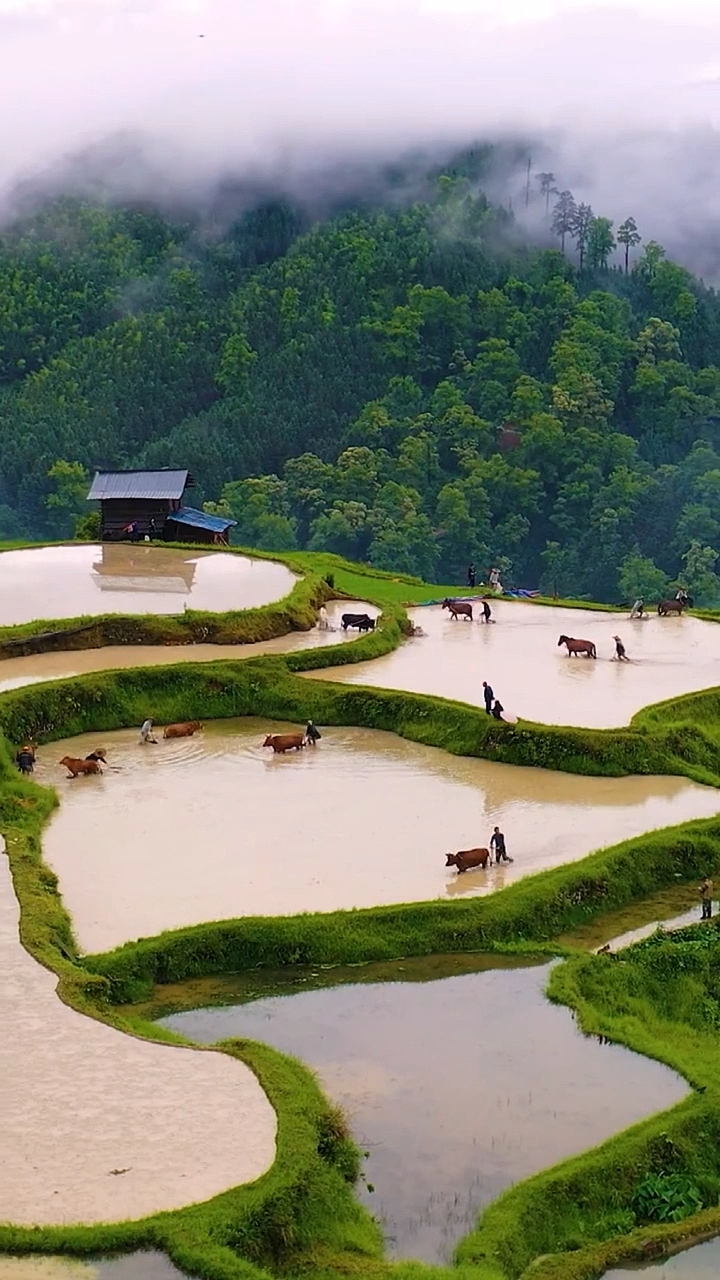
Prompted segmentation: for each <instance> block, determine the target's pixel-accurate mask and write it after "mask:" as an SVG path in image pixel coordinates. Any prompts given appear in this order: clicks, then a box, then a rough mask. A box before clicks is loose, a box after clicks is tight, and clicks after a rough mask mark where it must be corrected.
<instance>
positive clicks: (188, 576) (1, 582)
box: [0, 542, 296, 626]
mask: <svg viewBox="0 0 720 1280" xmlns="http://www.w3.org/2000/svg"><path fill="white" fill-rule="evenodd" d="M295 581H296V578H295V576H294V574H292V573H291V572H290V570H289V569H288V568H286V566H285V565H283V564H276V563H275V562H273V561H272V560H253V559H251V558H249V557H247V556H237V555H231V554H229V553H223V552H207V551H200V550H198V551H180V550H177V551H175V550H173V549H172V548H169V547H153V546H150V545H148V544H146V543H142V542H141V543H137V544H130V543H118V544H117V545H110V544H104V545H102V546H99V545H98V546H96V545H94V544H91V543H88V544H87V545H86V546H66V547H37V548H31V549H29V550H26V551H3V552H2V554H0V626H9V625H12V624H15V623H19V622H31V621H33V619H35V618H48V619H51V618H76V617H81V616H83V615H91V616H93V615H96V614H101V613H158V614H162V613H182V612H183V611H184V610H185V609H208V610H214V611H218V612H224V611H225V610H229V609H250V608H254V607H257V606H259V605H263V604H271V603H272V602H273V601H275V600H281V599H282V597H283V596H286V595H288V593H289V592H290V591H291V590H292V588H293V585H294V583H295Z"/></svg>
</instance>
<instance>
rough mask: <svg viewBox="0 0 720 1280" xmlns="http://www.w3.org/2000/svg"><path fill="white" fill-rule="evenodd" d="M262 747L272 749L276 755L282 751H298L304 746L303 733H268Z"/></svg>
mask: <svg viewBox="0 0 720 1280" xmlns="http://www.w3.org/2000/svg"><path fill="white" fill-rule="evenodd" d="M263 746H264V747H272V749H273V751H274V752H275V754H276V755H277V754H278V753H280V754H282V752H283V751H299V750H300V748H301V747H304V746H305V735H304V733H269V734H268V736H267V738H266V739H265V741H264V742H263Z"/></svg>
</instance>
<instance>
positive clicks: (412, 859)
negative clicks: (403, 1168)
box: [34, 707, 718, 952]
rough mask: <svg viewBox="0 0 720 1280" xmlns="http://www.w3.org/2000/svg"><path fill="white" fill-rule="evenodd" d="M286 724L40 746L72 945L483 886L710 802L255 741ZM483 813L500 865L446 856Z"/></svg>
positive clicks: (396, 754)
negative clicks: (89, 762) (102, 764)
mask: <svg viewBox="0 0 720 1280" xmlns="http://www.w3.org/2000/svg"><path fill="white" fill-rule="evenodd" d="M151 713H152V708H151V707H148V714H151ZM298 727H302V726H297V725H295V726H291V725H283V724H281V723H278V722H277V721H264V720H254V719H245V720H236V721H232V720H227V721H214V722H210V723H208V724H207V725H206V726H205V728H204V729H203V730H202V731H201V732H199V733H198V734H196V736H195V737H193V738H185V739H180V740H176V741H167V742H165V741H163V740H162V736H161V730H159V731H158V734H157V736H158V738H159V739H160V740H159V741H158V743H157V745H154V746H153V745H147V746H141V745H140V743H139V733H138V730H123V731H120V732H117V733H110V734H105V735H103V736H102V743H100V741H99V737H98V735H97V734H92V735H90V734H87V735H84V736H83V737H80V738H73V739H69V740H66V741H63V742H55V743H51V744H49V745H47V746H44V747H42V748H41V749H40V751H39V753H38V764H37V767H36V770H35V775H34V776H35V779H36V780H37V781H38V782H41V783H43V782H44V783H50V784H52V785H53V786H56V787H57V789H58V793H59V796H60V806H59V808H58V810H57V811H56V813H55V814H54V816H53V818H52V819H51V821H50V823H49V825H48V827H47V828H46V829H45V833H44V836H43V853H44V857H45V859H46V861H47V862H48V863H49V865H50V866H51V867H52V868H53V870H54V871H55V872H56V873H57V874H58V876H59V881H60V891H61V893H62V896H63V900H64V902H65V905H66V907H67V908H68V910H69V911H70V914H71V916H72V919H73V923H74V927H75V929H76V934H77V937H78V940H79V943H80V945H81V947H82V948H83V949H84V950H85V951H89V952H92V951H104V950H108V949H110V948H111V947H113V946H116V945H118V944H119V943H122V942H126V941H129V940H131V939H133V938H137V937H141V936H144V937H150V936H152V935H154V934H156V933H160V932H161V931H162V930H164V929H171V928H177V927H180V926H182V925H186V924H198V923H202V922H205V921H210V920H216V919H227V918H230V917H233V916H242V915H285V914H294V913H296V912H300V911H330V910H334V909H337V908H350V907H361V906H374V905H378V904H381V903H394V902H410V901H422V900H426V899H431V898H437V897H441V898H450V899H452V898H454V897H455V896H457V895H466V894H483V893H488V892H492V891H494V890H496V889H499V888H502V887H503V886H505V885H507V884H510V883H512V882H513V881H514V880H515V879H517V878H518V877H520V876H523V875H527V874H528V873H530V872H533V871H539V870H542V869H543V868H546V867H551V866H557V865H559V864H560V863H565V862H569V861H572V860H575V859H577V858H581V857H583V856H584V855H585V854H587V853H589V852H591V851H592V850H593V849H597V848H600V847H602V846H604V845H610V844H614V843H616V842H617V841H619V840H622V839H625V838H627V837H629V836H632V835H639V834H641V833H642V832H644V831H647V830H649V829H651V828H653V827H661V826H666V825H668V824H671V823H677V822H680V821H682V820H684V819H688V818H693V817H702V816H707V815H710V814H712V813H714V812H715V811H716V809H717V803H718V797H717V793H716V792H715V791H714V790H713V789H711V788H707V787H701V786H698V785H696V784H694V783H691V782H688V781H687V780H685V779H680V778H670V777H667V778H656V777H629V778H585V777H580V776H575V775H572V774H563V773H553V772H549V771H546V770H541V769H530V768H520V767H518V766H513V765H503V764H495V763H491V762H489V761H484V760H473V759H467V758H463V757H457V756H451V755H448V754H447V753H446V752H443V751H440V750H437V749H435V748H433V747H423V746H419V745H417V744H415V743H410V742H407V741H405V740H403V739H402V738H398V737H396V736H395V735H393V734H389V733H381V732H378V731H374V730H367V729H351V728H334V729H324V728H323V729H322V733H323V736H322V739H321V741H320V742H319V743H318V745H317V747H315V748H310V747H307V748H305V749H304V750H303V751H300V752H290V753H288V754H287V755H277V756H276V755H274V754H273V753H272V751H271V750H270V749H269V748H264V747H263V745H262V744H263V742H264V739H265V735H266V733H276V732H282V731H283V730H285V729H292V728H294V729H297V728H298ZM321 728H322V726H321ZM98 745H102V746H104V747H105V749H106V751H107V757H108V765H109V766H110V767H108V768H107V769H106V770H105V772H104V774H103V775H102V777H80V778H76V779H70V778H68V776H67V774H66V771H65V769H64V768H63V767H61V766H60V765H59V764H58V761H59V760H61V759H62V758H63V756H65V755H70V756H85V755H87V754H88V752H90V751H92V750H93V749H94V748H96V747H97V746H98ZM495 825H498V826H500V827H501V828H502V830H503V831H504V832H505V836H506V841H507V848H508V852H509V854H510V856H511V857H512V858H513V859H514V861H513V862H510V863H503V864H501V865H500V866H493V867H490V868H488V869H487V870H485V871H483V870H479V869H478V870H471V871H468V872H466V873H465V874H462V875H458V874H457V872H456V871H455V869H454V868H453V867H447V866H446V854H447V853H448V852H450V851H455V850H457V849H468V848H474V847H476V846H487V844H488V842H489V840H490V837H491V834H492V830H493V827H494V826H495Z"/></svg>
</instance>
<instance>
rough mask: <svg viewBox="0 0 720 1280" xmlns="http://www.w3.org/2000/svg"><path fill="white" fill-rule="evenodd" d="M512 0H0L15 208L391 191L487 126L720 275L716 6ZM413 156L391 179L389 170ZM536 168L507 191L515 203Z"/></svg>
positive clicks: (4, 180)
mask: <svg viewBox="0 0 720 1280" xmlns="http://www.w3.org/2000/svg"><path fill="white" fill-rule="evenodd" d="M6 3H7V0H6ZM690 12H691V15H692V13H693V11H692V10H691V11H690ZM508 16H509V17H511V18H513V21H509V22H503V21H501V20H499V19H498V17H497V13H495V15H493V14H492V12H491V11H489V10H487V9H486V10H485V11H481V12H473V11H471V10H469V9H466V10H465V11H457V12H454V13H453V12H445V11H443V10H438V11H436V10H433V9H428V8H426V7H423V6H422V5H421V4H420V3H413V0H406V2H405V3H393V2H392V0H388V2H387V3H385V4H384V5H382V6H380V5H374V4H368V3H364V4H362V5H361V4H360V3H358V4H357V5H355V6H353V5H351V4H349V3H348V4H342V3H339V2H338V0H334V2H331V0H325V3H322V2H321V0H302V2H301V3H299V2H298V0H242V3H237V0H234V2H233V0H208V3H194V2H193V0H185V3H182V4H175V5H173V4H171V3H169V0H167V2H166V0H88V2H87V3H82V2H77V0H67V2H65V0H62V2H61V3H52V2H50V3H36V4H32V3H29V2H26V0H15V7H11V8H6V9H4V10H3V11H2V12H0V41H1V43H2V48H3V52H4V55H5V57H4V60H3V62H4V66H3V75H2V77H1V78H0V110H2V111H3V114H4V116H5V119H6V121H11V122H12V125H11V128H8V129H6V131H5V137H4V147H3V151H2V155H0V193H1V194H2V199H3V202H4V207H5V210H6V212H7V210H9V209H10V208H11V207H12V206H13V204H14V203H15V201H16V197H17V191H18V187H19V188H20V189H21V191H23V192H24V193H25V194H26V195H27V192H28V191H29V190H33V191H35V190H38V189H41V188H43V187H46V188H47V187H50V188H52V187H54V188H57V187H58V186H60V187H61V188H66V189H67V188H79V189H85V190H88V189H90V190H94V191H95V192H96V193H104V194H106V195H107V196H109V197H110V198H115V199H141V198H143V199H147V198H150V199H153V200H158V201H160V202H166V203H167V202H172V201H183V202H191V203H195V204H199V205H202V204H203V202H207V201H208V200H210V199H211V198H214V196H213V193H217V191H218V189H220V188H225V189H227V188H228V187H233V186H234V187H235V189H236V190H239V191H242V190H243V188H245V189H246V190H247V191H252V190H261V189H282V190H286V191H288V192H289V193H291V194H294V195H295V196H296V197H299V198H305V199H307V200H308V201H309V202H310V203H312V202H313V201H317V200H318V198H319V196H321V195H322V193H323V192H324V191H329V192H331V193H340V194H342V193H343V192H344V191H347V192H348V193H349V194H350V195H351V196H354V195H355V193H356V192H357V191H358V190H362V189H363V188H366V189H367V190H368V192H369V193H370V195H371V196H372V197H374V198H378V197H379V196H380V195H382V191H383V184H385V185H386V187H387V194H388V196H390V197H392V198H395V199H398V198H403V197H404V196H410V195H412V193H413V190H412V189H413V181H414V179H413V176H412V169H413V166H412V164H409V163H408V155H409V154H411V153H414V154H415V156H416V164H417V175H418V181H420V175H421V174H422V173H423V172H424V171H425V169H426V168H427V165H428V161H430V162H432V161H433V160H439V159H441V158H442V157H444V156H447V155H449V154H451V153H452V152H453V151H455V150H457V149H460V148H462V147H463V146H466V145H468V144H470V143H472V142H473V141H476V140H478V139H479V140H482V141H485V140H492V139H499V140H501V141H506V142H507V140H510V139H518V140H520V141H521V142H522V143H527V145H528V146H529V148H530V151H531V153H532V158H533V165H534V168H535V169H546V170H551V171H552V172H553V173H554V174H555V176H556V180H557V185H558V186H560V187H570V188H571V189H573V191H574V192H575V195H576V197H577V198H579V199H580V198H582V199H586V200H589V201H590V203H591V204H592V205H593V208H594V209H595V212H596V213H603V214H606V215H607V216H609V217H612V218H614V219H615V221H616V222H617V221H621V220H622V219H623V218H625V217H626V216H627V215H628V214H633V216H635V218H636V219H637V221H638V224H639V225H640V228H641V230H642V231H643V234H644V236H645V238H646V239H647V238H650V237H652V238H656V239H660V240H661V241H662V242H663V243H665V244H666V245H667V247H668V248H669V249H670V250H672V251H673V252H675V253H676V254H678V255H679V256H681V257H682V258H683V260H684V261H686V262H687V263H688V265H690V266H692V267H693V268H694V269H697V270H699V271H700V272H702V273H704V274H705V275H706V276H710V277H714V276H715V275H717V274H719V273H720V253H717V252H716V250H715V248H714V245H715V243H716V242H720V236H719V235H718V229H719V228H718V222H719V221H720V190H719V187H720V184H719V183H718V180H717V178H716V174H717V173H718V171H719V168H718V163H717V162H718V160H719V159H720V17H716V16H715V15H714V13H713V12H712V10H707V12H706V13H705V14H703V12H702V11H701V9H698V10H697V12H695V13H694V16H690V17H688V18H686V19H684V20H683V19H682V18H681V11H680V9H679V7H678V8H677V9H676V10H675V11H673V7H672V3H668V4H666V5H665V6H664V7H663V10H662V13H661V16H659V17H658V16H655V15H653V13H652V11H647V10H646V11H644V12H642V11H639V10H638V11H633V10H631V9H622V8H621V7H620V6H618V7H617V8H616V9H613V8H608V7H607V5H604V6H602V7H595V8H593V7H588V8H586V9H584V10H581V9H578V8H577V7H575V8H574V10H573V11H572V12H565V13H554V14H553V13H550V14H548V15H546V16H544V17H541V18H538V19H536V20H529V19H525V20H522V18H521V17H518V13H517V12H514V11H512V9H510V10H508ZM505 154H507V153H506V152H505ZM400 155H402V156H403V157H404V162H403V163H404V174H403V178H402V181H401V182H400V183H399V185H398V184H396V185H395V186H393V184H392V182H390V181H389V179H388V175H387V172H384V170H383V166H385V165H387V164H388V163H389V162H391V161H393V160H394V159H395V158H396V157H398V156H400ZM523 165H524V161H520V162H519V165H518V172H517V173H511V174H510V175H509V176H508V174H507V172H506V171H505V170H503V173H502V175H501V174H499V173H498V174H496V175H495V178H494V187H493V191H494V194H495V195H496V196H497V197H498V198H500V199H502V200H504V201H506V202H507V201H510V200H512V201H513V208H514V210H515V212H516V213H518V214H519V215H520V216H523V211H524V195H523V183H524V178H523ZM396 177H397V175H396ZM537 211H538V210H537V206H536V209H535V212H536V213H537ZM529 212H530V214H531V217H532V216H533V211H532V210H530V211H529Z"/></svg>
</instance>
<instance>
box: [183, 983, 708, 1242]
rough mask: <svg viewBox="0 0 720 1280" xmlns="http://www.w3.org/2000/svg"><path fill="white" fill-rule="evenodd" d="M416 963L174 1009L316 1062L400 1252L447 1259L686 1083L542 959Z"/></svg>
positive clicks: (208, 1034) (206, 1030) (197, 1035)
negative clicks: (482, 965)
mask: <svg viewBox="0 0 720 1280" xmlns="http://www.w3.org/2000/svg"><path fill="white" fill-rule="evenodd" d="M369 968H370V969H371V968H372V967H371V966H369ZM410 969H411V966H409V965H408V962H405V966H404V967H403V969H402V971H401V972H400V973H399V974H398V977H399V978H400V980H399V981H394V982H392V981H390V982H387V981H386V982H383V983H378V984H373V983H369V982H367V980H366V981H365V982H364V983H363V984H362V985H358V986H342V987H339V988H334V989H333V988H328V989H325V990H318V991H307V992H303V993H302V994H296V995H290V996H284V997H282V996H280V997H274V998H271V999H263V1000H258V1001H256V1002H255V1003H252V1004H242V1005H238V1006H235V1007H229V1008H227V1007H226V1008H215V1009H198V1010H195V1011H193V1012H187V1013H179V1014H176V1015H174V1016H172V1017H169V1018H167V1019H164V1023H165V1025H167V1026H169V1027H172V1028H173V1029H175V1030H176V1031H180V1032H181V1033H182V1034H183V1035H185V1036H188V1037H190V1038H191V1039H194V1040H197V1041H200V1042H202V1043H212V1042H213V1041H215V1040H218V1039H221V1038H223V1037H225V1036H249V1037H252V1038H253V1039H257V1040H263V1041H266V1042H268V1043H270V1044H272V1045H274V1046H275V1047H276V1048H278V1049H281V1050H283V1051H284V1052H287V1053H292V1054H294V1055H296V1056H298V1057H300V1058H301V1059H302V1060H303V1061H304V1062H306V1063H307V1064H308V1065H309V1066H311V1067H312V1068H313V1069H314V1070H315V1071H317V1073H318V1075H319V1078H320V1081H321V1083H322V1085H323V1087H324V1088H325V1089H326V1091H327V1093H328V1094H329V1096H330V1097H331V1098H332V1099H333V1100H334V1101H335V1102H337V1103H339V1104H340V1105H341V1106H342V1107H343V1108H344V1109H345V1111H346V1113H347V1115H348V1118H349V1120H350V1124H351V1127H352V1130H353V1133H354V1135H355V1138H356V1140H357V1141H358V1144H359V1146H360V1147H361V1149H362V1150H364V1151H368V1152H369V1155H368V1158H367V1160H366V1161H365V1163H364V1172H365V1177H366V1180H367V1183H369V1184H371V1185H373V1186H374V1188H375V1190H374V1191H373V1192H370V1191H369V1190H368V1189H367V1186H366V1185H365V1186H363V1185H361V1187H360V1190H359V1195H360V1198H361V1199H362V1201H363V1203H364V1204H365V1205H366V1206H367V1207H368V1208H369V1209H370V1210H371V1211H372V1212H373V1213H374V1214H375V1215H376V1217H377V1218H378V1219H379V1220H380V1222H381V1224H382V1227H383V1230H384V1233H385V1236H386V1240H387V1245H388V1249H389V1251H390V1253H391V1254H392V1255H393V1256H395V1257H403V1258H419V1259H422V1260H424V1261H427V1262H434V1261H445V1262H447V1261H449V1259H450V1257H451V1254H452V1250H453V1247H454V1246H455V1244H456V1243H457V1241H458V1240H459V1239H460V1238H461V1237H462V1236H463V1235H465V1234H466V1233H467V1232H468V1231H469V1230H470V1229H471V1228H472V1227H473V1226H474V1224H475V1221H476V1218H477V1214H478V1211H479V1210H480V1209H481V1208H483V1206H484V1205H486V1204H488V1203H489V1202H490V1201H491V1200H493V1199H495V1197H496V1196H497V1195H499V1193H500V1192H501V1191H503V1190H504V1189H505V1188H506V1187H508V1186H510V1185H512V1184H513V1183H514V1182H517V1181H519V1180H520V1179H522V1178H526V1177H528V1175H530V1174H532V1173H535V1172H536V1171H538V1170H540V1169H543V1168H547V1167H548V1166H550V1165H552V1164H554V1163H555V1162H556V1161H559V1160H562V1159H564V1158H565V1157H567V1156H569V1155H572V1154H575V1153H577V1152H580V1151H583V1150H586V1149H588V1148H590V1147H592V1146H594V1145H595V1144H596V1143H598V1142H600V1141H602V1140H604V1139H605V1138H607V1137H609V1136H610V1135H611V1134H613V1133H616V1132H618V1131H619V1130H621V1129H624V1128H625V1127H626V1126H627V1125H629V1124H632V1123H634V1122H635V1121H637V1120H639V1119H641V1118H642V1117H643V1116H646V1115H650V1114H652V1113H653V1112H655V1111H660V1110H662V1109H664V1108H666V1107H669V1106H671V1105H672V1104H673V1103H675V1102H677V1101H679V1100H680V1099H681V1098H682V1097H683V1096H685V1094H686V1092H687V1089H686V1086H685V1084H684V1083H683V1081H682V1080H680V1078H679V1077H678V1076H676V1075H675V1074H674V1073H673V1072H671V1071H670V1070H668V1069H667V1068H666V1067H663V1066H661V1065H660V1064H659V1063H656V1062H652V1061H649V1060H647V1059H644V1058H641V1057H639V1056H637V1055H635V1054H632V1053H630V1052H629V1051H628V1050H626V1049H624V1048H621V1047H620V1046H617V1045H602V1046H601V1045H599V1044H598V1042H597V1041H596V1040H591V1039H588V1038H585V1037H583V1036H582V1035H581V1034H580V1033H579V1032H578V1031H577V1029H576V1026H575V1024H574V1021H573V1019H572V1016H571V1015H570V1013H569V1012H568V1011H567V1010H566V1009H563V1008H559V1007H557V1006H554V1005H551V1004H550V1003H549V1002H548V1001H547V1000H546V999H545V998H544V996H543V990H544V987H545V985H546V983H547V977H548V971H549V966H548V965H547V964H543V965H540V966H536V967H532V968H517V967H513V968H508V969H503V968H498V967H494V968H493V969H491V970H488V971H486V972H479V973H474V974H463V975H462V976H459V977H452V978H444V979H443V980H440V981H432V982H420V983H415V982H412V981H408V976H409V970H410ZM385 971H386V973H385V976H387V966H385ZM365 976H366V979H367V974H366V975H365Z"/></svg>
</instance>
